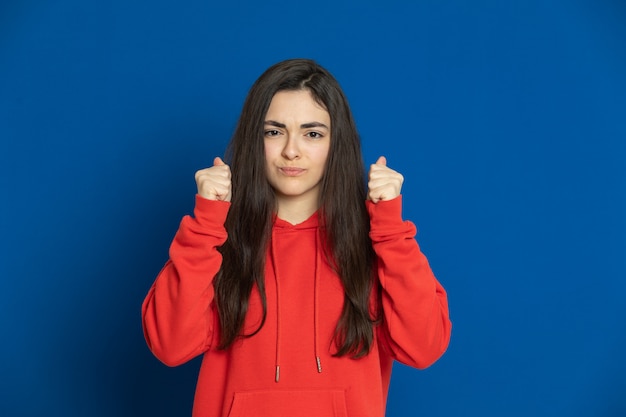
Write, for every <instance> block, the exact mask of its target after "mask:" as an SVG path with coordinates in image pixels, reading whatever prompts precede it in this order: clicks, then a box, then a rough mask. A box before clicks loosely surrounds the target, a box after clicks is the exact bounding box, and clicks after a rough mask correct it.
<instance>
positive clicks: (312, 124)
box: [265, 120, 330, 130]
mask: <svg viewBox="0 0 626 417" xmlns="http://www.w3.org/2000/svg"><path fill="white" fill-rule="evenodd" d="M265 124H266V125H270V126H275V127H280V128H282V129H284V128H286V127H287V126H286V125H285V124H284V123H280V122H277V121H276V120H266V121H265ZM312 127H323V128H325V129H327V130H330V129H329V128H328V126H326V125H325V124H324V123H320V122H310V123H303V124H301V125H300V129H310V128H312Z"/></svg>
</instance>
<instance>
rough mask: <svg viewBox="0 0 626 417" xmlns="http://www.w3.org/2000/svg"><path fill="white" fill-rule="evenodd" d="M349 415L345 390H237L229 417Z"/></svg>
mask: <svg viewBox="0 0 626 417" xmlns="http://www.w3.org/2000/svg"><path fill="white" fill-rule="evenodd" d="M252 416H254V417H270V416H271V417H279V416H280V417H282V416H288V417H347V416H348V412H347V410H346V396H345V392H344V391H343V390H297V391H276V390H271V391H270V390H267V391H250V392H236V393H235V398H234V399H233V405H232V407H231V409H230V413H228V417H252Z"/></svg>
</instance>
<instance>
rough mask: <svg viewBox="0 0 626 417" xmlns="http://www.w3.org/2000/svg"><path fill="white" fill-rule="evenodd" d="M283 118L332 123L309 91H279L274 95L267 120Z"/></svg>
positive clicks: (326, 112) (325, 111)
mask: <svg viewBox="0 0 626 417" xmlns="http://www.w3.org/2000/svg"><path fill="white" fill-rule="evenodd" d="M281 118H282V119H289V120H291V119H293V120H297V121H303V120H305V119H306V121H319V122H324V123H326V124H328V123H330V115H329V114H328V111H327V110H326V109H325V108H324V107H323V106H322V105H321V104H320V103H318V102H317V100H315V98H314V97H313V94H311V92H310V91H309V90H295V91H292V90H288V91H279V92H277V93H276V94H274V97H272V101H271V102H270V106H269V108H268V110H267V115H266V119H270V120H277V119H281ZM277 121H278V120H277Z"/></svg>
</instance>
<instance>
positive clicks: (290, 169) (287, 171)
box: [279, 167, 305, 177]
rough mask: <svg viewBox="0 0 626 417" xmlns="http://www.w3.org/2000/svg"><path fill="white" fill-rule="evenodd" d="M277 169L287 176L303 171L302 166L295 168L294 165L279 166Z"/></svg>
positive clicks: (299, 173) (294, 175)
mask: <svg viewBox="0 0 626 417" xmlns="http://www.w3.org/2000/svg"><path fill="white" fill-rule="evenodd" d="M279 170H280V172H282V173H283V174H284V175H286V176H288V177H297V176H298V175H301V174H302V173H304V171H305V170H304V169H302V168H296V167H282V168H279Z"/></svg>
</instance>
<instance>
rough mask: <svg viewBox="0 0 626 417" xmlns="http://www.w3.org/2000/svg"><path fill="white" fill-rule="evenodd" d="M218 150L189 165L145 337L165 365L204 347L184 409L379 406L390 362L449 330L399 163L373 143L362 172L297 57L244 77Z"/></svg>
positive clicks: (329, 412) (314, 74)
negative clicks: (190, 198)
mask: <svg viewBox="0 0 626 417" xmlns="http://www.w3.org/2000/svg"><path fill="white" fill-rule="evenodd" d="M227 155H228V158H226V159H227V161H229V165H227V164H226V163H225V162H224V161H223V160H222V159H221V158H215V159H214V161H213V166H212V167H210V168H207V169H203V170H200V171H198V172H197V173H196V183H197V186H198V194H197V195H196V205H195V209H194V216H193V217H192V216H185V217H184V218H183V220H182V222H181V225H180V228H179V230H178V232H177V234H176V236H175V238H174V241H173V242H172V245H171V248H170V259H169V260H168V262H167V263H166V264H165V266H164V268H163V270H162V271H161V272H160V274H159V276H158V277H157V279H156V281H155V283H154V284H153V286H152V288H151V289H150V291H149V293H148V295H147V297H146V299H145V301H144V303H143V328H144V333H145V337H146V341H147V343H148V346H149V347H150V349H151V350H152V352H153V353H154V354H155V355H156V356H157V357H158V358H159V359H160V360H161V361H162V362H164V363H165V364H167V365H169V366H176V365H179V364H182V363H185V362H186V361H188V360H190V359H192V358H194V357H196V356H197V355H200V354H203V355H204V357H203V361H202V366H201V369H200V375H199V378H198V383H197V387H196V395H195V401H194V411H193V415H194V416H198V417H199V416H208V417H215V416H231V417H237V416H255V417H265V416H289V417H299V416H324V417H325V416H358V417H363V416H372V417H380V416H383V415H384V413H385V403H386V399H387V390H388V387H389V380H390V376H391V368H392V362H393V360H397V361H400V362H402V363H404V364H407V365H410V366H414V367H416V368H425V367H427V366H429V365H431V364H432V363H433V362H434V361H436V360H437V359H438V358H439V357H440V356H441V355H442V354H443V352H444V351H445V350H446V348H447V346H448V342H449V339H450V328H451V324H450V320H449V317H448V305H447V298H446V293H445V291H444V289H443V288H442V286H441V285H440V284H439V282H437V280H436V279H435V277H434V276H433V273H432V272H431V269H430V267H429V265H428V261H427V260H426V258H425V257H424V255H423V254H422V253H421V252H420V249H419V247H418V244H417V242H416V241H415V239H414V236H415V233H416V230H415V226H414V225H413V224H412V223H410V222H407V221H403V220H402V217H401V196H400V189H401V185H402V182H403V177H402V175H400V174H399V173H397V172H396V171H394V170H392V169H391V168H389V167H387V164H386V160H385V158H384V157H380V158H379V159H378V160H377V161H376V163H375V164H373V165H371V167H370V169H369V182H368V183H367V185H366V184H365V181H364V177H363V174H364V167H363V162H362V157H361V149H360V143H359V137H358V134H357V131H356V127H355V124H354V121H353V118H352V115H351V112H350V108H349V106H348V102H347V100H346V98H345V96H344V94H343V92H342V90H341V88H340V87H339V85H338V83H337V81H336V80H335V79H334V78H333V77H332V75H331V74H330V73H329V72H328V71H326V70H325V69H324V68H322V67H321V66H319V65H318V64H316V63H315V62H313V61H310V60H303V59H295V60H288V61H284V62H281V63H278V64H276V65H274V66H272V67H270V68H269V69H268V70H267V71H266V72H265V73H264V74H263V75H261V77H260V78H259V79H258V80H257V81H256V82H255V83H254V85H253V86H252V88H251V90H250V92H249V94H248V97H247V98H246V101H245V103H244V106H243V110H242V113H241V117H240V119H239V123H238V125H237V127H236V130H235V133H234V135H233V138H232V140H231V143H230V145H229V149H228V153H227Z"/></svg>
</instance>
